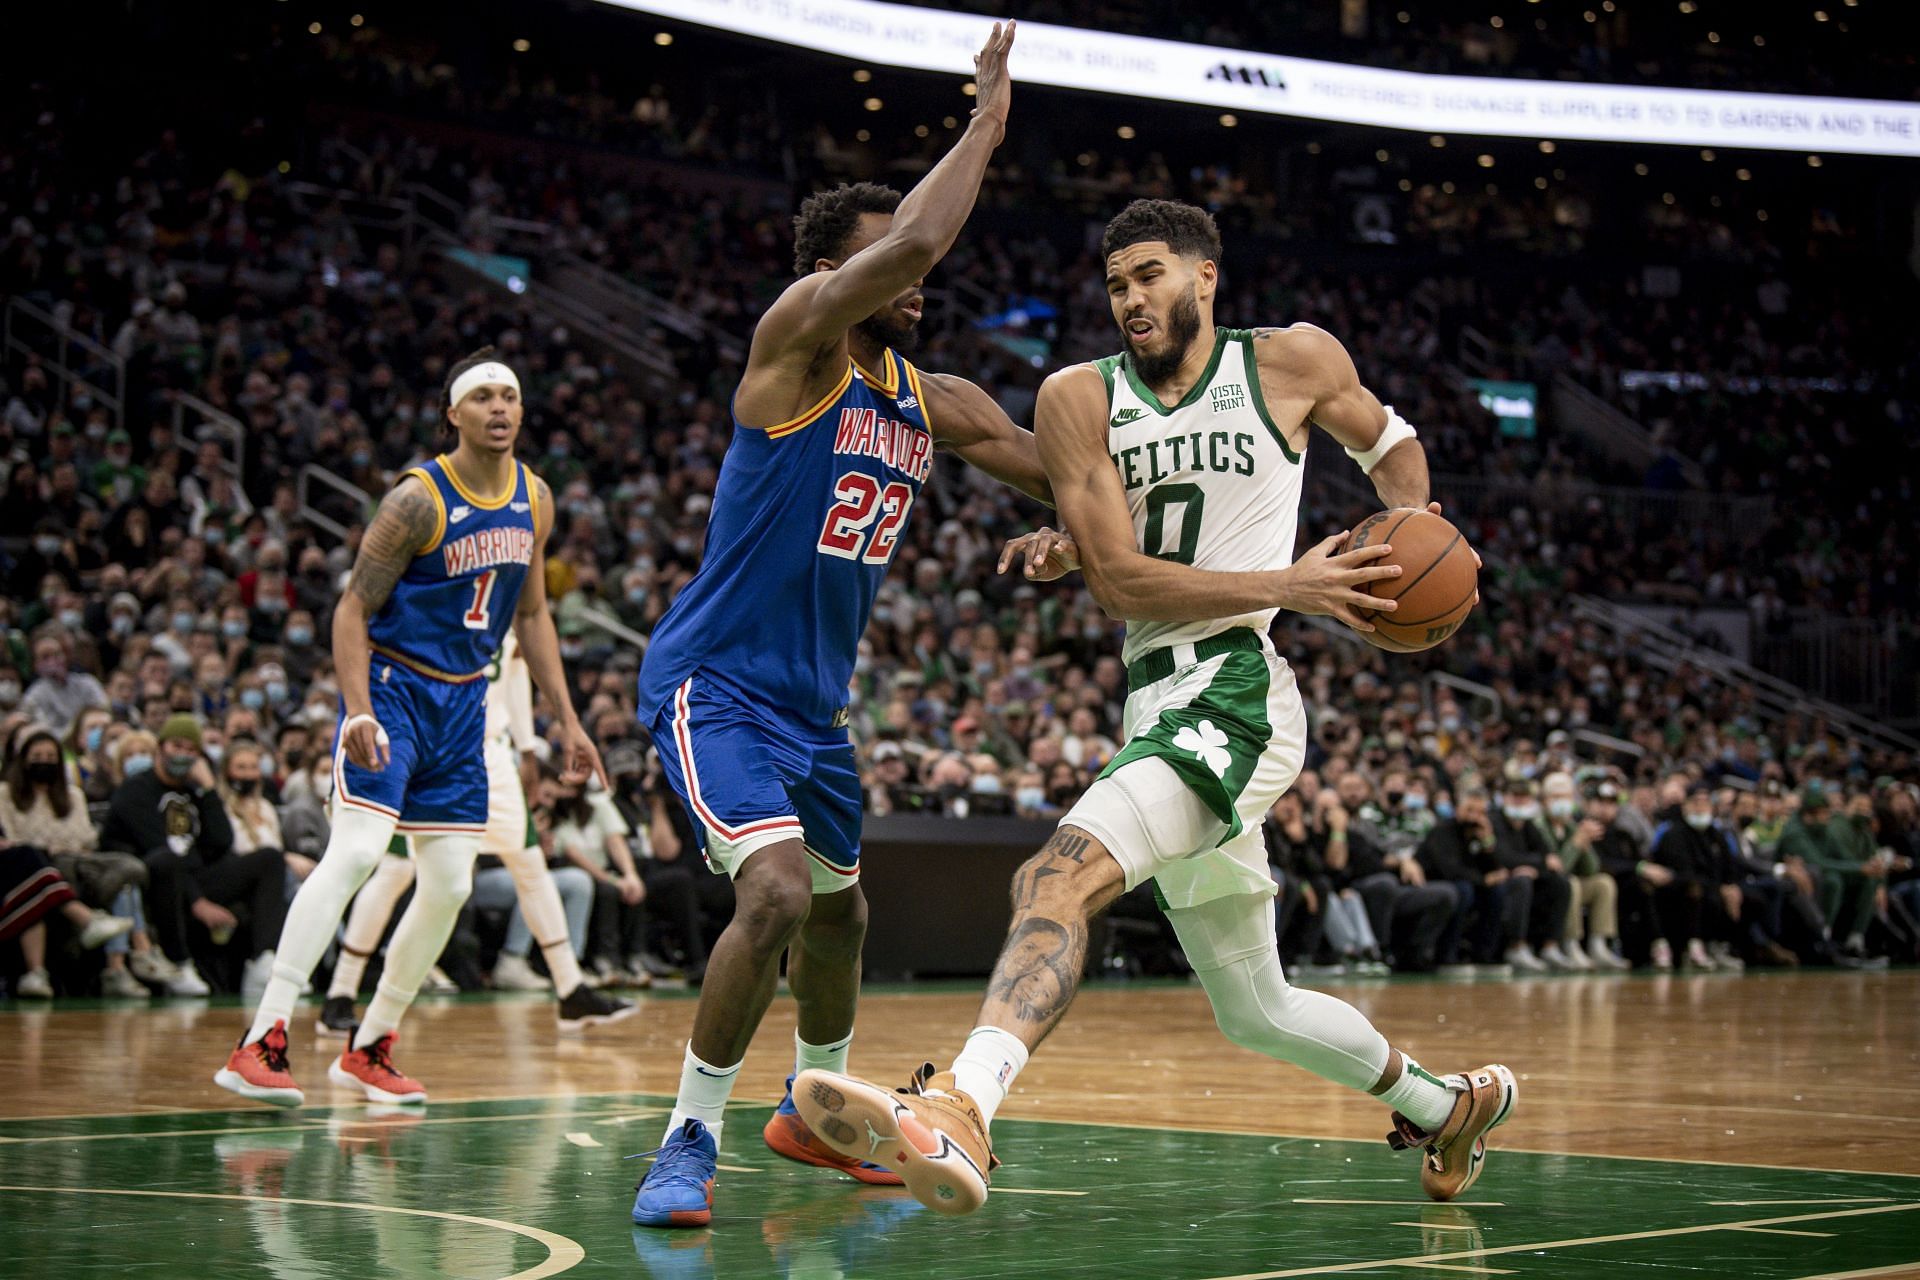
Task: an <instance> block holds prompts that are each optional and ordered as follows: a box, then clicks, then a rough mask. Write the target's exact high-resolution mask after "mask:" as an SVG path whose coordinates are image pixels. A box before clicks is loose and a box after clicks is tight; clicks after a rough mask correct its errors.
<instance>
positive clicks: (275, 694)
mask: <svg viewBox="0 0 1920 1280" xmlns="http://www.w3.org/2000/svg"><path fill="white" fill-rule="evenodd" d="M266 700H267V701H268V702H271V703H273V704H275V705H276V706H277V705H279V704H280V703H282V702H285V701H286V700H287V682H286V681H284V680H269V681H267V693H266ZM242 701H244V699H242Z"/></svg>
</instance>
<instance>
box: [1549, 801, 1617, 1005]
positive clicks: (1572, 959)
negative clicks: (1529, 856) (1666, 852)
mask: <svg viewBox="0 0 1920 1280" xmlns="http://www.w3.org/2000/svg"><path fill="white" fill-rule="evenodd" d="M1540 795H1541V799H1542V800H1543V801H1544V804H1545V813H1544V815H1543V816H1542V820H1541V821H1542V825H1543V826H1544V827H1545V829H1546V833H1547V843H1548V844H1549V845H1551V846H1552V848H1553V851H1554V852H1555V853H1556V854H1558V855H1559V856H1560V864H1561V866H1563V867H1565V868H1566V876H1567V885H1568V887H1569V888H1570V889H1571V890H1572V894H1573V900H1572V903H1571V904H1570V905H1569V907H1568V909H1567V926H1566V933H1565V935H1564V936H1563V937H1562V938H1561V940H1560V943H1561V945H1560V950H1561V953H1562V954H1563V955H1565V956H1566V958H1567V963H1568V965H1569V966H1570V967H1571V968H1574V969H1627V968H1631V967H1632V966H1630V965H1629V964H1628V963H1627V962H1626V961H1625V960H1623V959H1621V958H1620V956H1619V954H1618V952H1617V951H1616V949H1615V948H1616V947H1617V945H1618V939H1619V937H1620V917H1619V897H1620V889H1619V886H1618V885H1616V884H1615V883H1614V879H1613V877H1612V876H1610V875H1608V874H1607V872H1606V870H1605V869H1604V868H1602V867H1601V865H1600V854H1599V852H1598V851H1597V850H1596V849H1595V848H1594V842H1595V841H1596V840H1598V839H1599V837H1600V836H1601V834H1602V832H1603V831H1604V828H1602V827H1600V826H1599V824H1598V823H1594V822H1591V821H1590V820H1588V819H1587V818H1585V817H1583V816H1582V815H1581V813H1580V805H1579V802H1578V801H1576V800H1575V799H1574V793H1573V776H1572V775H1571V774H1567V773H1550V774H1548V775H1547V776H1546V778H1545V780H1543V781H1542V782H1541V784H1540ZM1583 928H1584V931H1585V933H1586V941H1585V942H1584V944H1583V943H1582V941H1581V933H1582V930H1583Z"/></svg>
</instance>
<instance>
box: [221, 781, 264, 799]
mask: <svg viewBox="0 0 1920 1280" xmlns="http://www.w3.org/2000/svg"><path fill="white" fill-rule="evenodd" d="M227 787H228V789H229V790H231V791H232V792H233V794H235V795H237V796H250V795H253V794H254V793H255V792H257V791H259V790H260V779H258V778H228V779H227Z"/></svg>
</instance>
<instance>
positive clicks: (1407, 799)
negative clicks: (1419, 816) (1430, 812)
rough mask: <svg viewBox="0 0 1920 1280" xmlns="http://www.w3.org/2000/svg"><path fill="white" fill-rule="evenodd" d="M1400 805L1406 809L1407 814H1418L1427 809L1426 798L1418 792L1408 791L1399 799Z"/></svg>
mask: <svg viewBox="0 0 1920 1280" xmlns="http://www.w3.org/2000/svg"><path fill="white" fill-rule="evenodd" d="M1400 803H1401V805H1402V806H1404V807H1405V808H1406V810H1407V812H1409V813H1418V812H1420V811H1421V810H1422V809H1424V808H1426V807H1427V798H1426V797H1425V796H1423V795H1421V794H1420V793H1419V792H1418V791H1409V792H1407V794H1406V795H1405V796H1404V797H1402V798H1401V801H1400Z"/></svg>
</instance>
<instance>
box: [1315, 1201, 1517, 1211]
mask: <svg viewBox="0 0 1920 1280" xmlns="http://www.w3.org/2000/svg"><path fill="white" fill-rule="evenodd" d="M1294 1203H1295V1204H1420V1205H1426V1204H1432V1203H1433V1201H1431V1200H1309V1199H1295V1200H1294ZM1447 1203H1448V1204H1450V1205H1452V1206H1454V1207H1455V1208H1457V1209H1504V1208H1506V1207H1507V1205H1506V1201H1504V1200H1449V1201H1447Z"/></svg>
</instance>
